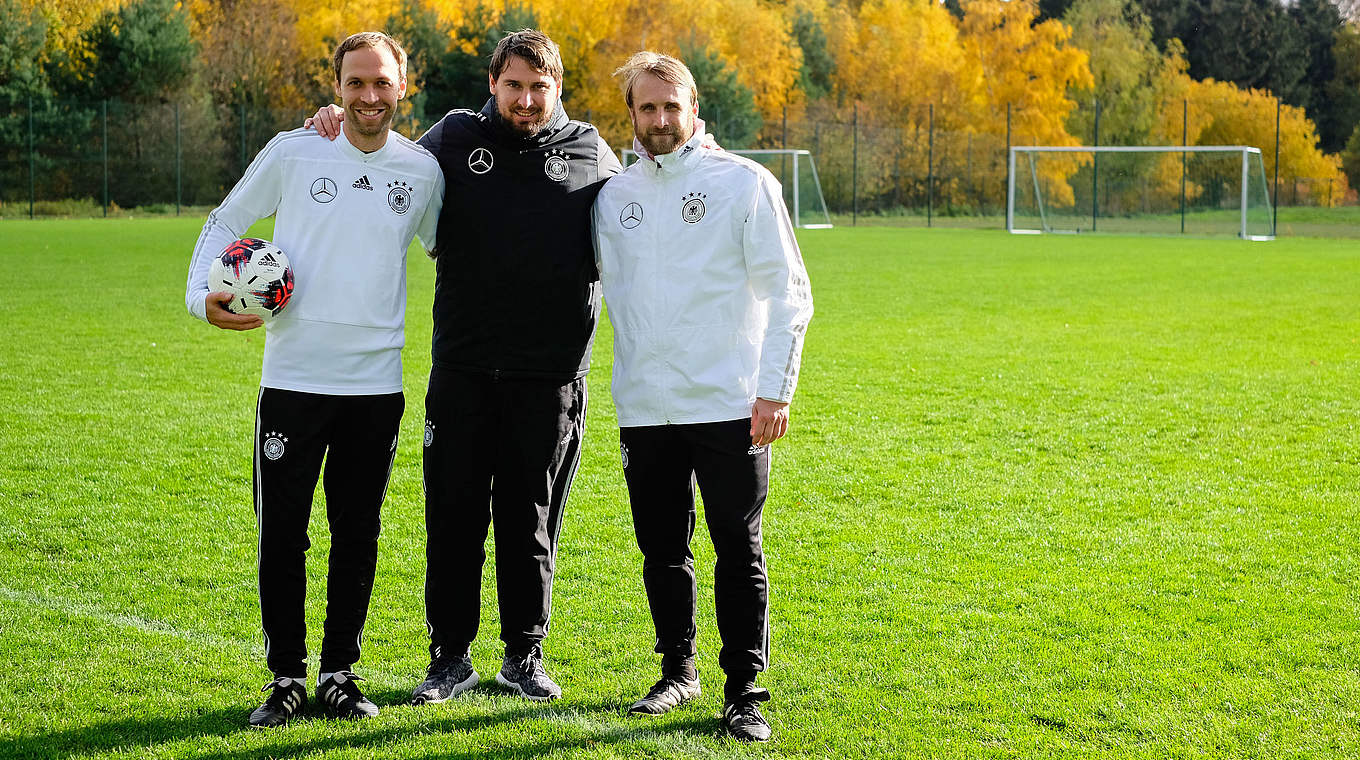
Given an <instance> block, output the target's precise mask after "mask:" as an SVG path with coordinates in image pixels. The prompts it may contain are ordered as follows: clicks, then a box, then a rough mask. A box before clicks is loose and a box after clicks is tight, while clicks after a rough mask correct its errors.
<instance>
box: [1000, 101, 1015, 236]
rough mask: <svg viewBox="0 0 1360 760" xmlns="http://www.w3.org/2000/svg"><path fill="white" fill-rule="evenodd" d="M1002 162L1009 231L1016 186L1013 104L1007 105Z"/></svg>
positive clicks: (1007, 227)
mask: <svg viewBox="0 0 1360 760" xmlns="http://www.w3.org/2000/svg"><path fill="white" fill-rule="evenodd" d="M1002 160H1003V161H1005V162H1006V188H1005V193H1004V195H1005V198H1006V209H1007V215H1006V229H1007V230H1009V229H1010V228H1011V216H1010V208H1011V203H1012V201H1011V188H1012V187H1014V186H1015V185H1014V184H1013V183H1014V182H1015V177H1014V176H1012V173H1013V170H1014V169H1015V162H1014V161H1012V160H1011V104H1010V103H1007V104H1006V155H1005V156H1003V157H1002Z"/></svg>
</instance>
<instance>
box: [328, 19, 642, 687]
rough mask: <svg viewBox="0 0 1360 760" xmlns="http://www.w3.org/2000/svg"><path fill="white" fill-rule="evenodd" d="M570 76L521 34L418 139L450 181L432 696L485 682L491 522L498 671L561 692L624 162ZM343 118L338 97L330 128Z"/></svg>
mask: <svg viewBox="0 0 1360 760" xmlns="http://www.w3.org/2000/svg"><path fill="white" fill-rule="evenodd" d="M562 73H563V72H562V59H561V55H560V53H559V52H558V49H557V45H556V44H555V43H553V42H552V40H550V39H548V37H547V36H546V35H544V34H542V33H541V32H537V31H533V30H523V31H519V32H514V33H512V34H510V35H508V36H506V37H505V38H504V39H502V40H501V41H500V44H498V45H497V47H496V51H495V52H494V53H493V54H492V57H491V65H490V71H489V77H488V80H489V85H490V90H491V95H492V97H491V99H490V100H489V101H488V102H487V103H486V105H485V106H483V107H482V109H481V111H479V112H476V113H474V112H472V111H468V110H455V111H450V112H449V113H448V115H446V116H445V117H444V118H443V120H441V121H440V122H439V123H438V124H436V125H435V126H434V127H433V128H432V129H431V130H430V131H429V132H428V133H426V134H425V136H424V137H422V138H420V140H419V143H420V145H422V146H423V147H425V148H426V149H427V150H429V151H430V152H431V153H433V154H434V156H435V157H436V158H437V159H438V160H439V164H440V166H441V167H442V168H443V170H444V179H445V185H446V190H445V195H444V207H443V211H442V212H441V214H440V219H439V229H438V234H437V239H438V240H439V243H438V246H439V247H438V250H436V251H435V252H434V254H433V255H434V256H435V257H436V272H437V274H436V279H435V296H434V346H433V367H432V369H431V372H430V387H429V392H428V395H427V396H426V399H425V457H424V468H425V473H424V474H425V522H426V531H427V539H428V543H427V544H426V562H427V567H426V580H425V610H426V612H425V614H426V622H427V625H428V627H429V631H430V667H429V671H428V673H427V676H426V679H425V681H424V682H423V683H421V684H420V685H419V686H418V687H416V689H415V691H414V692H413V694H412V701H413V702H414V703H416V704H422V703H425V702H442V701H444V700H446V699H449V698H450V697H453V696H455V695H457V694H458V693H460V692H462V691H465V690H467V689H469V688H472V687H473V686H475V685H476V684H477V681H478V675H477V672H476V670H474V669H473V667H472V661H471V656H470V647H471V644H472V641H473V639H474V638H475V637H476V635H477V626H478V620H479V615H480V609H481V598H480V592H481V572H482V565H483V563H484V562H485V560H486V553H485V543H486V534H487V528H488V526H489V525H490V524H491V523H492V522H494V523H495V540H496V590H497V599H498V602H499V608H500V621H501V640H502V641H504V642H505V659H504V662H503V663H502V667H501V670H500V672H499V673H498V674H497V676H496V681H497V682H498V683H500V684H501V685H502V686H505V687H507V688H509V689H511V690H513V691H515V692H517V693H519V694H521V695H523V696H525V697H527V698H529V699H534V700H549V699H555V698H557V697H560V696H561V694H562V690H561V689H560V688H559V687H558V686H557V684H556V683H554V682H553V681H552V679H551V678H550V677H549V675H548V673H547V671H546V669H545V668H544V667H543V661H542V657H543V653H542V642H543V639H544V637H545V636H546V635H547V632H548V625H549V620H550V617H551V610H552V579H553V571H554V569H555V564H556V555H557V542H558V534H559V531H560V530H561V527H562V512H563V507H564V505H565V503H566V500H567V495H568V493H569V492H570V490H571V482H572V479H573V478H574V477H575V475H576V467H577V464H578V462H579V461H580V456H581V436H582V433H583V431H584V429H585V414H586V396H587V394H586V381H585V375H586V372H587V370H589V368H590V345H591V341H592V339H593V338H594V334H595V323H596V319H597V318H598V317H599V313H600V293H599V283H598V276H597V274H596V272H595V264H594V249H593V244H592V239H591V227H590V220H591V207H592V204H593V203H594V200H595V196H596V194H597V193H598V192H599V189H600V186H601V185H603V183H604V181H605V180H607V179H608V178H609V177H610V176H612V175H614V174H616V173H617V172H619V171H620V170H621V167H620V165H619V162H618V160H617V159H616V158H615V157H614V154H613V153H612V152H611V151H610V150H609V146H608V145H606V144H605V142H604V140H603V139H602V138H601V137H600V135H599V133H598V132H597V131H596V130H595V128H594V127H593V126H591V125H589V124H585V123H583V122H578V121H571V120H569V119H568V118H567V115H566V113H565V112H564V111H563V109H562V106H561V103H560V100H559V99H560V96H561V91H562ZM335 120H336V114H335V112H334V111H333V110H331V109H328V108H323V109H322V111H321V112H319V113H318V118H317V120H316V121H317V128H318V130H320V131H322V132H323V133H328V134H329V132H330V131H331V130H334V129H337V128H338V125H337V124H335V123H334V122H335Z"/></svg>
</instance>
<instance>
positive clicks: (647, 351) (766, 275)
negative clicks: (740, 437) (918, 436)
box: [594, 127, 812, 427]
mask: <svg viewBox="0 0 1360 760" xmlns="http://www.w3.org/2000/svg"><path fill="white" fill-rule="evenodd" d="M703 141H704V130H703V128H702V127H700V128H699V129H697V130H695V136H694V137H693V138H692V139H690V140H689V142H688V143H686V144H685V145H683V146H681V147H680V148H679V149H677V150H676V151H675V152H674V153H670V154H667V155H663V156H657V157H651V156H648V155H646V154H645V153H643V152H640V155H641V156H642V158H641V160H639V161H637V162H636V163H634V164H632V165H631V166H629V167H628V169H627V170H625V171H624V172H623V173H622V174H618V175H615V176H614V177H613V178H611V179H610V180H609V181H608V182H606V183H605V186H604V188H603V189H602V190H601V191H600V194H599V196H598V197H597V198H596V199H595V214H594V227H595V245H596V252H595V255H596V263H597V264H598V266H599V270H600V282H601V284H602V285H603V286H604V300H605V304H606V305H608V307H609V321H610V323H611V324H612V325H613V326H614V383H613V391H614V405H615V407H616V408H617V410H618V417H619V426H620V427H637V426H644V425H670V424H692V423H700V422H721V421H725V420H734V419H743V418H746V419H749V418H750V416H751V405H752V404H753V403H755V400H756V398H757V397H759V398H764V399H769V400H771V401H784V402H788V401H792V400H793V393H794V390H795V388H796V387H797V384H798V368H799V364H800V361H801V358H802V352H803V336H804V334H805V333H806V331H807V326H808V322H809V321H810V320H811V319H812V289H811V286H810V285H809V283H808V276H807V270H806V269H805V268H804V266H803V259H802V255H801V254H800V253H799V251H798V241H797V240H796V239H795V238H794V235H793V225H792V224H791V223H790V222H789V213H788V210H787V209H786V208H785V207H784V196H783V191H782V190H781V189H780V187H779V182H778V181H777V180H776V179H775V178H774V175H772V174H770V172H768V171H766V170H765V168H764V167H762V166H760V164H757V163H755V162H754V161H751V160H749V159H746V158H743V157H741V156H737V155H735V154H732V153H728V152H727V151H722V150H710V149H708V148H703V147H700V146H701V145H702V143H703ZM635 148H641V146H640V145H635Z"/></svg>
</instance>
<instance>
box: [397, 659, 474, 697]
mask: <svg viewBox="0 0 1360 760" xmlns="http://www.w3.org/2000/svg"><path fill="white" fill-rule="evenodd" d="M478 680H479V676H478V675H477V671H475V670H473V669H472V658H471V657H468V656H466V655H464V656H462V657H436V658H435V659H434V660H433V661H432V662H430V667H429V669H427V670H426V671H425V680H424V681H422V682H421V684H420V685H419V686H417V687H416V689H415V691H413V692H411V704H413V705H423V704H428V703H432V702H444V701H446V700H449V699H452V698H453V697H456V696H458V695H459V694H462V693H463V692H465V691H467V690H468V689H471V688H472V687H474V686H476V685H477V681H478Z"/></svg>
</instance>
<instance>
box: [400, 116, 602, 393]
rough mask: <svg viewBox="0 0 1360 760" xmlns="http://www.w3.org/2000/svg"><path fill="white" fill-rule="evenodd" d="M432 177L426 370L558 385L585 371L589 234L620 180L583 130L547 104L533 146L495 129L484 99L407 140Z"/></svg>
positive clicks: (593, 306)
mask: <svg viewBox="0 0 1360 760" xmlns="http://www.w3.org/2000/svg"><path fill="white" fill-rule="evenodd" d="M419 142H420V144H421V145H422V146H424V147H425V149H426V150H429V151H430V152H431V153H432V154H434V156H435V158H437V159H439V165H440V167H441V168H442V169H443V170H444V181H445V190H444V206H443V210H442V211H441V212H440V215H439V231H438V237H437V242H436V246H437V249H436V251H435V253H436V255H437V259H436V261H437V264H436V275H435V290H434V349H433V354H434V361H433V364H434V367H435V368H437V369H453V370H460V371H470V372H480V373H486V374H489V375H493V376H495V377H505V378H517V377H518V378H544V379H562V380H569V379H574V378H578V377H582V376H584V375H585V374H586V372H587V371H588V370H589V369H590V345H591V341H592V340H593V338H594V335H595V323H596V320H597V319H598V317H599V314H600V286H599V282H598V280H599V276H598V274H597V273H596V271H595V253H594V245H593V242H592V233H591V226H590V219H591V206H592V205H593V204H594V202H595V196H596V194H597V193H599V190H600V187H601V186H602V185H603V184H604V182H605V180H607V179H609V177H611V176H613V175H614V174H617V173H618V172H619V171H622V167H621V166H620V165H619V162H618V159H617V158H616V157H615V156H614V154H613V152H611V151H610V150H609V146H608V145H607V144H606V143H605V141H604V139H603V138H601V137H600V134H599V132H597V131H596V130H595V127H593V126H591V125H590V124H586V123H584V122H579V121H571V120H569V119H568V118H567V115H566V113H565V112H564V111H563V109H562V107H561V104H560V103H559V104H558V106H557V108H555V109H554V113H553V116H552V119H551V120H550V121H549V123H548V125H547V126H545V127H544V128H543V130H542V131H540V132H539V133H538V134H537V135H535V136H534V137H531V138H525V137H522V136H520V135H518V134H516V133H514V132H512V131H511V130H509V129H507V128H506V127H504V126H503V125H502V124H501V120H500V118H499V116H498V114H497V113H496V103H495V99H494V98H493V99H491V100H489V101H488V102H487V104H486V105H485V106H483V107H482V110H481V111H480V112H477V113H474V112H472V111H469V110H462V109H460V110H455V111H450V112H449V113H448V114H447V115H446V116H444V118H443V119H442V120H440V122H439V123H438V124H436V125H435V126H434V127H433V128H431V129H430V131H429V132H427V133H426V134H425V136H423V137H421V138H420V140H419Z"/></svg>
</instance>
